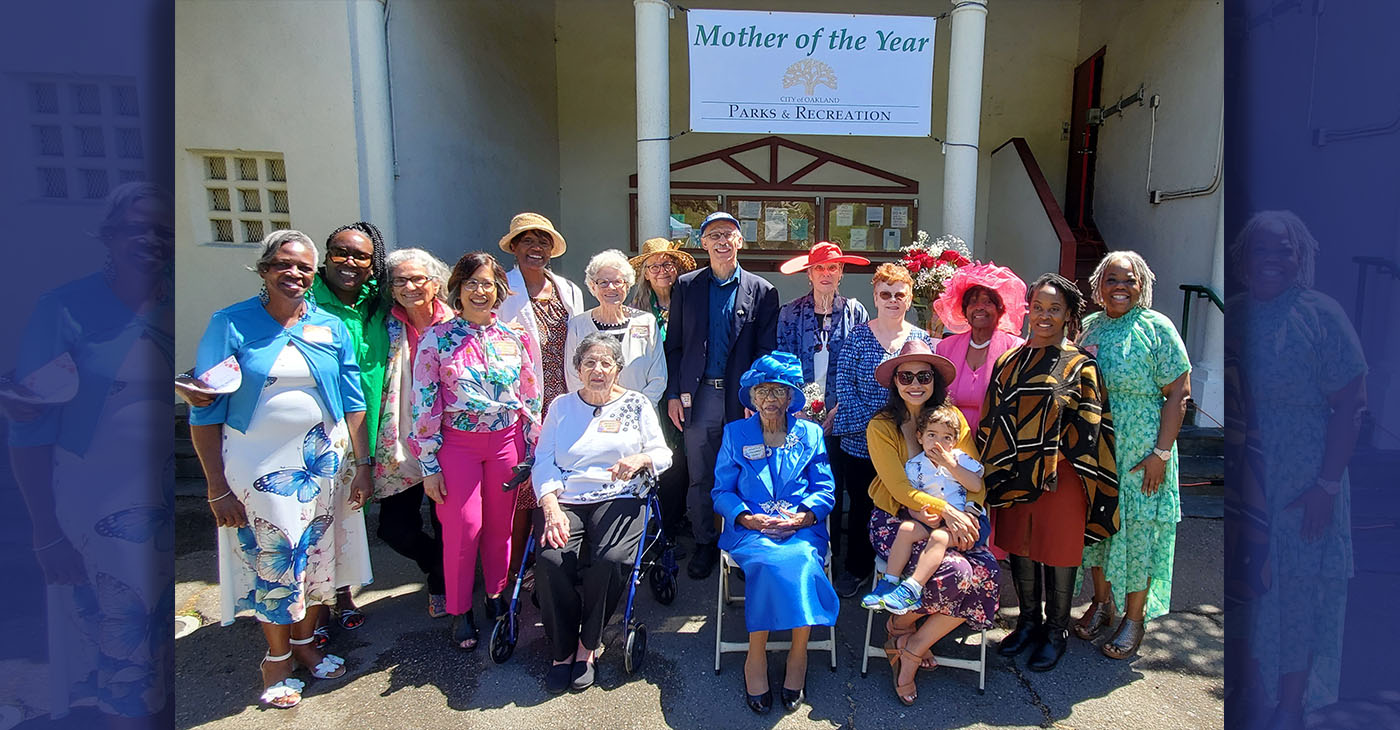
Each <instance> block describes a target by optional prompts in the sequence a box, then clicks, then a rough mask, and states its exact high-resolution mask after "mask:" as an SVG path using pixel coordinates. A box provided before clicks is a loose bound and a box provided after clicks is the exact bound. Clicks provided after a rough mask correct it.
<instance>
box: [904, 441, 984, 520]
mask: <svg viewBox="0 0 1400 730" xmlns="http://www.w3.org/2000/svg"><path fill="white" fill-rule="evenodd" d="M953 458H954V459H957V463H958V466H961V467H962V468H964V469H966V470H968V471H970V472H972V473H973V474H976V475H978V476H981V475H982V465H981V464H979V463H977V460H976V459H974V458H972V457H971V456H968V455H967V454H964V453H963V451H962V449H953ZM904 475H905V476H907V477H909V483H910V484H912V485H914V488H915V489H917V490H919V491H920V492H923V493H924V494H927V495H929V496H932V497H938V498H939V499H942V500H943V501H945V502H947V503H948V505H949V506H950V507H952V508H953V509H956V510H964V509H967V490H966V489H964V488H963V485H961V484H959V483H958V480H957V479H954V478H953V473H952V472H950V471H948V470H947V469H945V468H943V467H941V466H938V465H936V464H934V463H933V461H932V460H931V459H929V458H928V455H927V454H925V453H924V452H922V451H920V452H919V453H917V454H915V455H914V458H912V459H910V460H909V461H907V462H905V463H904Z"/></svg>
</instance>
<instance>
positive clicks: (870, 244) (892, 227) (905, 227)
mask: <svg viewBox="0 0 1400 730" xmlns="http://www.w3.org/2000/svg"><path fill="white" fill-rule="evenodd" d="M913 202H914V201H912V200H908V199H903V200H899V199H890V200H868V201H851V200H833V201H829V202H827V203H826V205H825V208H826V210H825V214H826V237H827V240H829V241H833V242H835V243H839V244H841V245H842V246H843V247H846V248H849V249H850V250H852V251H873V252H881V251H884V252H891V253H895V252H898V251H899V249H900V248H903V247H904V246H908V245H910V244H912V243H913V242H914V236H915V235H917V230H918V220H917V219H916V217H917V215H918V208H916V207H914V205H913V204H912V203H913Z"/></svg>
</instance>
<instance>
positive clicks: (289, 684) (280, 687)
mask: <svg viewBox="0 0 1400 730" xmlns="http://www.w3.org/2000/svg"><path fill="white" fill-rule="evenodd" d="M291 658H292V652H291V651H288V652H287V653H286V654H283V655H282V656H273V655H271V654H267V655H266V656H264V657H263V658H262V661H260V662H258V668H259V669H261V668H262V665H263V664H264V663H265V662H283V661H286V660H288V659H291ZM293 668H295V662H293ZM304 689H306V683H305V682H303V681H301V680H300V679H297V678H296V677H287V678H286V679H284V680H282V681H280V682H277V683H276V684H273V685H271V686H269V687H268V688H267V689H264V690H263V693H262V696H260V697H258V701H259V702H262V703H263V704H264V705H267V706H268V707H275V708H277V709H279V710H289V709H291V708H293V707H296V706H297V705H299V704H301V691H302V690H304ZM288 697H290V698H291V700H292V701H291V702H280V701H279V700H283V699H285V698H288Z"/></svg>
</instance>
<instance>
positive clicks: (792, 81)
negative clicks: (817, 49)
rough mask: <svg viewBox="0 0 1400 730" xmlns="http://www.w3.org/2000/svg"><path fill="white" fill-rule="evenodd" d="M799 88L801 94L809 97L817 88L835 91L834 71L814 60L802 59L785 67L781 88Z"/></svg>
mask: <svg viewBox="0 0 1400 730" xmlns="http://www.w3.org/2000/svg"><path fill="white" fill-rule="evenodd" d="M794 86H801V87H802V93H803V94H805V95H807V96H811V95H812V94H814V93H816V91H817V87H818V86H825V87H828V88H830V89H831V90H832V91H835V90H836V71H835V70H834V69H832V68H831V67H830V66H828V65H826V64H825V63H823V62H821V61H818V60H817V59H815V58H804V59H802V60H801V61H798V62H797V63H794V64H792V65H791V66H788V67H787V71H785V72H784V73H783V88H784V89H790V88H792V87H794Z"/></svg>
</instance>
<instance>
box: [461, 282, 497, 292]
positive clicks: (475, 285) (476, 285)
mask: <svg viewBox="0 0 1400 730" xmlns="http://www.w3.org/2000/svg"><path fill="white" fill-rule="evenodd" d="M495 289H496V282H494V281H482V280H480V279H467V280H466V281H464V282H462V291H469V292H472V293H476V292H479V291H495Z"/></svg>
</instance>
